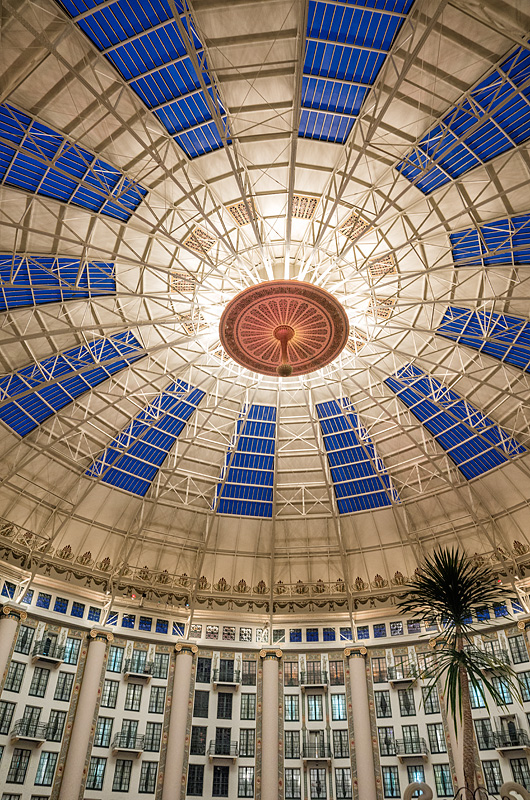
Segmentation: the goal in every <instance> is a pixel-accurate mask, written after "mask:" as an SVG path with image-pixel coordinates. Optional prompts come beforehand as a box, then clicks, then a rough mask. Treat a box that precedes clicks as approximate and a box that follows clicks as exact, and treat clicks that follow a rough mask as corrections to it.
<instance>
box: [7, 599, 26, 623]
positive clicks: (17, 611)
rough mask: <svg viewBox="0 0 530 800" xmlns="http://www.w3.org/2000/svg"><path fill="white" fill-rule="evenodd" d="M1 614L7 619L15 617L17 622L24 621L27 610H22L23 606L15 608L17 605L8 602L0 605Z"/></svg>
mask: <svg viewBox="0 0 530 800" xmlns="http://www.w3.org/2000/svg"><path fill="white" fill-rule="evenodd" d="M2 614H3V616H4V617H7V618H8V619H16V620H17V622H18V621H19V620H21V621H24V620H25V619H27V616H28V612H27V611H24V609H23V608H17V606H11V605H9V604H8V603H7V604H6V605H5V606H3V607H2Z"/></svg>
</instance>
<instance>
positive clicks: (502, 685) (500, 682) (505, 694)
mask: <svg viewBox="0 0 530 800" xmlns="http://www.w3.org/2000/svg"><path fill="white" fill-rule="evenodd" d="M491 682H492V684H493V685H494V687H495V689H496V690H497V692H498V693H499V695H500V699H501V700H502V705H510V704H511V703H513V698H512V694H511V692H510V687H509V686H508V684H507V683H506V681H505V680H504V679H503V678H499V677H498V676H497V675H493V676H492V678H491Z"/></svg>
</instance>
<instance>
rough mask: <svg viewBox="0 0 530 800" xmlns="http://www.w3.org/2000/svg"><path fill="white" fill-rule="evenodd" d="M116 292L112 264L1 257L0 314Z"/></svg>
mask: <svg viewBox="0 0 530 800" xmlns="http://www.w3.org/2000/svg"><path fill="white" fill-rule="evenodd" d="M6 284H9V285H6ZM115 292H116V280H115V278H114V264H110V263H107V262H105V261H80V260H79V259H75V258H74V259H72V258H55V257H54V256H17V255H0V311H6V310H7V309H11V308H20V307H22V306H33V305H41V304H43V303H58V302H60V301H62V300H72V299H80V300H82V299H85V298H87V297H91V296H93V295H107V294H114V293H115Z"/></svg>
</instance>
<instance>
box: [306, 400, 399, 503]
mask: <svg viewBox="0 0 530 800" xmlns="http://www.w3.org/2000/svg"><path fill="white" fill-rule="evenodd" d="M316 409H317V414H318V419H319V422H320V427H321V429H322V435H323V437H324V445H325V448H326V453H327V455H328V461H329V466H330V470H331V478H332V480H333V487H334V489H335V496H336V498H337V506H338V509H339V513H340V514H348V513H351V512H353V511H363V510H365V509H369V508H381V507H383V506H389V505H391V504H392V502H394V503H399V502H400V500H399V496H398V494H397V492H396V489H395V488H394V486H393V484H392V481H391V480H390V476H389V475H388V472H387V470H386V468H385V465H384V464H383V462H382V460H381V459H380V458H379V456H378V455H377V453H376V450H375V447H374V445H373V442H372V439H371V438H370V435H369V433H368V431H367V430H366V428H365V427H364V426H363V425H362V424H361V422H360V420H359V417H358V415H357V414H356V412H355V409H354V407H353V405H352V404H351V402H350V401H349V399H348V398H347V397H341V398H340V399H339V400H330V401H328V402H326V403H317V406H316Z"/></svg>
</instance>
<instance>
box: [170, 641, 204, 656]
mask: <svg viewBox="0 0 530 800" xmlns="http://www.w3.org/2000/svg"><path fill="white" fill-rule="evenodd" d="M198 652H199V648H198V647H197V645H196V644H191V642H178V643H177V644H176V645H175V653H176V654H177V655H178V654H179V653H191V655H192V656H194V655H195V653H198Z"/></svg>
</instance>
